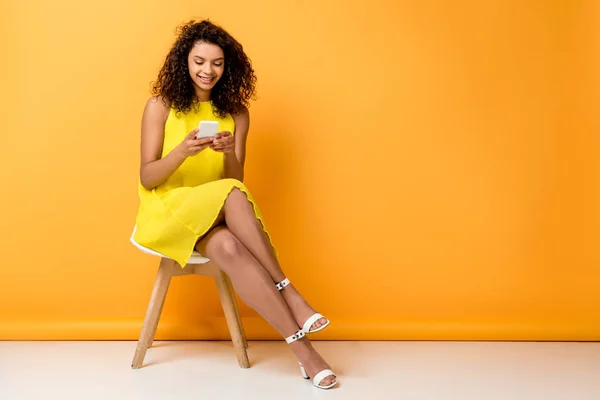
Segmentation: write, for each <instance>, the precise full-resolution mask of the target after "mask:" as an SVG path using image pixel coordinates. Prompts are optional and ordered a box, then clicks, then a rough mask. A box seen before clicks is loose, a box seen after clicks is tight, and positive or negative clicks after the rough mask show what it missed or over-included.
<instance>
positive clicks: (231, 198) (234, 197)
mask: <svg viewBox="0 0 600 400" xmlns="http://www.w3.org/2000/svg"><path fill="white" fill-rule="evenodd" d="M247 202H248V197H247V196H246V193H244V192H242V191H241V190H240V189H238V188H233V189H232V190H231V192H229V195H228V196H227V203H233V204H243V203H247Z"/></svg>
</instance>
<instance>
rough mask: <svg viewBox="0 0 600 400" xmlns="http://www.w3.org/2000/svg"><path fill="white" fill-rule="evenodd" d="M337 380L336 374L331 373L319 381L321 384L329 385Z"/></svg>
mask: <svg viewBox="0 0 600 400" xmlns="http://www.w3.org/2000/svg"><path fill="white" fill-rule="evenodd" d="M335 381H336V376H335V375H329V376H326V377H325V378H323V379H321V382H319V385H320V386H329V385H331V384H333V383H334V382H335Z"/></svg>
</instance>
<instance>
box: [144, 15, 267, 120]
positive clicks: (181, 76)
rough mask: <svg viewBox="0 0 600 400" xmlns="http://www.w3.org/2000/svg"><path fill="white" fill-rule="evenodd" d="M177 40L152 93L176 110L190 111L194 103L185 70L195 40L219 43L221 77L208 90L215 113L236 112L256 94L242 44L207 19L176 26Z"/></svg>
mask: <svg viewBox="0 0 600 400" xmlns="http://www.w3.org/2000/svg"><path fill="white" fill-rule="evenodd" d="M177 34H178V37H177V40H176V41H175V44H174V45H173V47H172V48H171V50H170V51H169V54H167V57H166V59H165V63H164V64H163V66H162V68H161V70H160V72H159V74H158V79H157V80H156V81H155V82H153V84H152V94H154V95H155V96H162V98H163V102H165V105H166V103H167V102H168V103H170V105H171V107H173V108H174V109H175V110H176V111H177V112H182V113H187V112H189V111H190V110H191V109H192V108H193V107H194V104H195V102H196V98H195V91H194V84H193V83H192V79H191V77H190V74H189V70H188V55H189V53H190V51H191V50H192V47H194V45H195V44H196V42H198V41H203V42H206V43H211V44H214V45H217V46H219V47H220V48H221V49H222V50H223V53H224V55H225V69H224V71H223V76H222V77H221V79H219V81H218V82H217V83H216V85H215V87H214V88H213V90H212V92H211V101H212V104H213V110H214V112H215V113H216V114H217V115H219V116H220V117H225V115H227V114H236V113H239V112H241V111H243V110H245V109H246V108H247V107H248V106H249V101H250V99H253V98H254V96H255V92H256V89H255V86H256V75H255V74H254V69H252V63H251V61H250V59H249V58H248V56H246V54H245V53H244V50H243V48H242V45H241V44H240V43H239V42H238V41H237V40H235V39H234V38H233V37H232V36H231V35H230V34H229V33H227V32H226V31H225V30H224V29H223V28H221V27H220V26H217V25H215V24H213V23H212V22H209V21H207V20H205V21H201V22H195V21H190V22H187V23H185V24H183V25H181V26H179V28H178V29H177Z"/></svg>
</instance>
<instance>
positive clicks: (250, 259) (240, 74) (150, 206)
mask: <svg viewBox="0 0 600 400" xmlns="http://www.w3.org/2000/svg"><path fill="white" fill-rule="evenodd" d="M255 82H256V76H255V75H254V70H253V69H252V66H251V64H250V60H249V59H248V57H247V56H246V54H245V53H244V51H243V49H242V46H241V45H240V44H239V43H238V42H237V41H236V40H235V39H234V38H233V37H231V36H230V35H229V34H228V33H227V32H226V31H225V30H223V29H222V28H220V27H218V26H216V25H214V24H212V23H211V22H208V21H202V22H193V21H192V22H189V23H187V24H185V25H183V26H182V27H180V29H179V36H178V38H177V40H176V42H175V44H174V45H173V47H172V49H171V50H170V52H169V54H168V55H167V57H166V60H165V63H164V65H163V67H162V69H161V71H160V73H159V76H158V80H157V81H156V82H155V83H154V86H153V94H154V96H153V97H152V98H150V99H149V100H148V102H147V104H146V107H145V109H144V114H143V117H142V143H141V167H140V185H139V195H140V200H141V204H140V209H139V212H138V216H137V221H136V226H137V229H136V232H135V237H134V239H135V240H136V241H137V242H138V243H139V244H141V245H142V246H145V247H147V248H150V249H153V250H155V251H157V252H159V253H161V254H164V255H165V256H167V257H169V258H171V259H173V260H175V261H177V263H179V265H181V266H185V265H186V262H187V260H188V259H189V257H190V255H191V253H192V251H193V250H194V249H196V250H198V251H199V252H200V253H201V254H203V255H206V256H207V257H209V258H210V259H211V261H212V262H214V263H215V264H216V265H217V266H218V267H219V268H220V269H222V270H223V271H224V272H225V273H226V274H227V275H229V277H230V278H231V281H232V283H233V286H234V287H235V289H236V291H237V292H238V294H239V295H240V297H241V298H242V300H243V301H244V302H246V303H247V304H248V305H249V306H250V307H252V308H253V309H255V310H256V311H257V312H258V313H259V314H260V315H261V316H262V317H263V318H265V319H266V320H267V322H269V323H270V324H271V325H272V326H273V327H274V328H275V329H276V330H277V331H278V332H279V333H280V334H281V335H282V336H283V337H284V338H285V339H286V341H287V342H288V343H289V344H290V347H291V349H292V351H293V352H294V354H295V355H296V357H297V359H298V361H299V363H300V369H301V372H302V374H303V376H304V377H305V378H307V379H308V378H309V377H310V378H312V379H313V384H314V385H315V386H317V387H319V388H322V389H328V388H330V387H333V386H334V385H335V384H336V383H337V380H336V376H335V375H334V374H333V372H332V371H331V370H330V369H329V366H328V365H327V363H326V362H325V360H323V358H322V357H321V356H320V355H319V354H318V353H317V352H316V351H315V349H313V347H312V346H311V344H310V341H309V340H308V339H307V338H306V337H305V334H308V333H313V332H317V331H319V330H321V329H323V328H325V327H326V326H327V325H329V321H328V320H327V319H326V318H324V317H323V316H322V315H320V314H318V313H316V312H315V310H313V309H312V308H311V307H310V306H309V305H308V303H307V302H306V301H305V300H304V299H303V298H302V296H301V295H300V294H299V293H298V291H297V290H296V288H295V287H294V286H293V285H292V284H291V283H290V282H289V280H287V279H286V278H285V275H284V273H283V271H282V270H281V267H280V265H279V262H278V260H277V256H276V253H275V249H274V247H273V246H272V244H271V240H270V237H269V235H268V233H267V231H266V229H265V227H264V225H263V224H262V220H261V215H260V211H259V210H258V208H257V206H256V204H255V203H254V200H253V199H252V196H251V195H250V193H249V191H248V189H247V188H246V187H245V186H244V184H243V183H242V180H243V177H244V160H245V158H246V139H247V136H248V128H249V125H250V117H249V113H248V109H247V106H248V102H249V100H250V99H251V98H252V96H253V95H254V91H255ZM200 121H217V122H218V123H219V132H218V133H217V135H216V136H214V137H207V138H200V139H197V138H196V135H197V134H198V125H199V122H200Z"/></svg>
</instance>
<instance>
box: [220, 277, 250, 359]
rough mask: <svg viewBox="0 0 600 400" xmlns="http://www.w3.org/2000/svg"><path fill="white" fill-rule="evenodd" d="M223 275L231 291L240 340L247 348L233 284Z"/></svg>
mask: <svg viewBox="0 0 600 400" xmlns="http://www.w3.org/2000/svg"><path fill="white" fill-rule="evenodd" d="M224 275H225V278H224V279H225V284H226V285H227V290H228V291H229V293H231V298H232V299H233V309H234V312H235V317H236V318H237V321H238V326H239V327H240V333H241V334H242V341H243V342H244V348H245V349H247V348H248V339H247V338H246V331H245V330H244V324H243V323H242V317H241V316H240V309H239V307H238V302H237V300H236V299H235V292H234V291H233V286H232V285H231V280H230V279H229V277H228V276H227V274H224Z"/></svg>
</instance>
